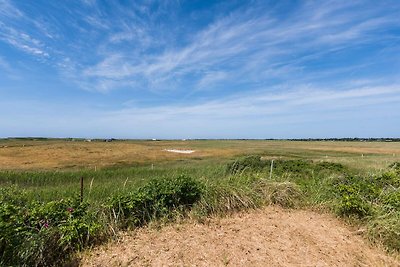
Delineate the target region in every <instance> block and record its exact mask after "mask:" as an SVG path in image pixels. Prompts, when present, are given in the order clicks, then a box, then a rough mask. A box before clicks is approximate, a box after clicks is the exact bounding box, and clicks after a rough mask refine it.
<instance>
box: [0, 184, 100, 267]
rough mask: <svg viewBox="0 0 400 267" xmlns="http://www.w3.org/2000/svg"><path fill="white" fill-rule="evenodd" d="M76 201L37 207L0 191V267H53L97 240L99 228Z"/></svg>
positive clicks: (15, 194) (21, 196)
mask: <svg viewBox="0 0 400 267" xmlns="http://www.w3.org/2000/svg"><path fill="white" fill-rule="evenodd" d="M95 217H96V216H95V215H94V214H93V213H91V212H90V211H89V210H88V205H87V204H84V203H80V202H79V201H78V199H67V200H59V201H52V202H48V203H41V202H37V201H29V200H28V199H27V198H26V197H25V194H24V192H23V191H18V190H17V189H16V188H2V189H1V196H0V232H1V236H0V265H2V266H15V265H18V266H54V265H56V264H58V263H61V262H64V261H65V260H67V259H68V258H69V257H70V256H71V253H72V252H74V251H76V250H79V249H81V248H83V247H85V246H87V245H89V244H92V243H93V242H95V241H96V240H98V239H99V238H100V236H101V233H100V232H101V229H102V226H101V225H100V224H99V223H98V222H97V221H96V219H95Z"/></svg>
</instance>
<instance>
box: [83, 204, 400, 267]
mask: <svg viewBox="0 0 400 267" xmlns="http://www.w3.org/2000/svg"><path fill="white" fill-rule="evenodd" d="M82 265H83V266H400V264H399V261H398V260H396V259H394V258H392V257H389V256H387V255H386V254H385V253H384V252H383V251H381V250H380V249H378V248H376V247H371V246H370V245H369V244H368V242H366V241H365V240H364V239H362V238H361V237H360V236H358V235H357V233H356V232H354V231H353V230H351V229H349V228H348V227H346V226H344V224H343V223H342V222H340V221H339V220H338V219H336V218H334V217H333V216H331V215H327V214H318V213H315V212H311V211H299V210H292V211H289V210H285V209H281V208H278V207H267V208H265V209H262V210H255V211H251V212H246V213H238V214H235V215H233V216H231V217H227V218H222V219H218V218H215V219H211V220H210V221H208V222H207V223H205V224H199V223H183V224H177V225H170V226H166V227H163V228H161V229H160V230H156V229H148V228H144V229H140V230H138V231H136V232H133V233H131V234H130V235H127V236H125V237H124V238H123V239H122V240H121V242H120V243H118V244H116V243H113V244H109V245H107V246H104V247H101V248H98V249H96V250H93V251H92V252H91V255H90V256H89V257H86V258H84V259H83V260H82Z"/></svg>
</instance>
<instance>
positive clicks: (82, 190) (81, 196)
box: [81, 176, 83, 203]
mask: <svg viewBox="0 0 400 267" xmlns="http://www.w3.org/2000/svg"><path fill="white" fill-rule="evenodd" d="M82 202H83V176H82V177H81V203H82Z"/></svg>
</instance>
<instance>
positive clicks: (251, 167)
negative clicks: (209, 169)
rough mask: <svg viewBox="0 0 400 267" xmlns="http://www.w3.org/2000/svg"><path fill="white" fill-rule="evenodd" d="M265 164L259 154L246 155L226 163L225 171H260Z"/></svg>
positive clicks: (235, 172) (232, 172) (236, 172)
mask: <svg viewBox="0 0 400 267" xmlns="http://www.w3.org/2000/svg"><path fill="white" fill-rule="evenodd" d="M266 165H267V162H266V161H263V160H262V159H261V157H260V156H254V155H253V156H246V157H243V158H239V159H237V160H235V161H234V162H231V163H229V164H228V165H227V172H228V173H230V174H238V173H242V172H244V171H260V170H262V169H263V168H264V167H265V166H266Z"/></svg>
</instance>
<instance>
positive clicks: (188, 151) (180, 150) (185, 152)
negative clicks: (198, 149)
mask: <svg viewBox="0 0 400 267" xmlns="http://www.w3.org/2000/svg"><path fill="white" fill-rule="evenodd" d="M164 151H167V152H172V153H181V154H191V153H193V152H195V150H183V149H164Z"/></svg>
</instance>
